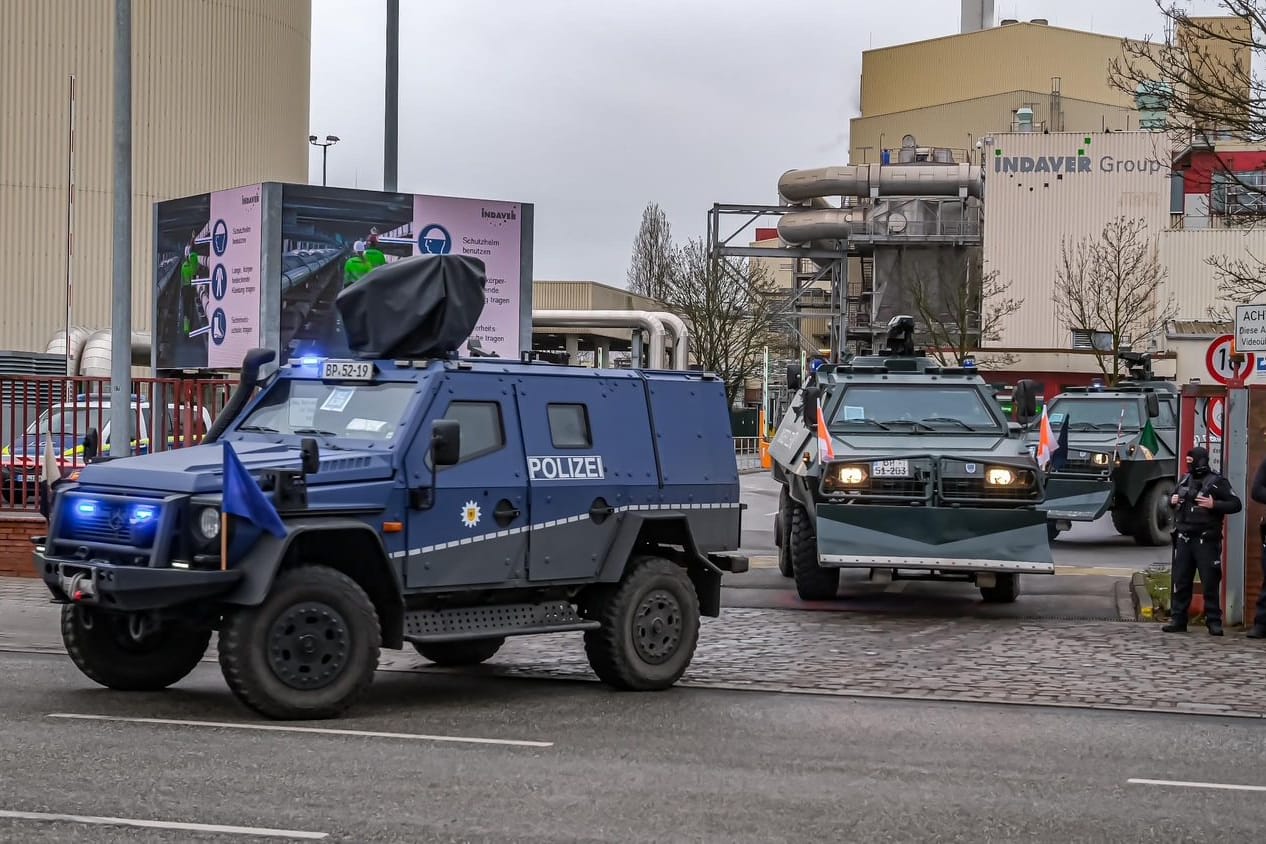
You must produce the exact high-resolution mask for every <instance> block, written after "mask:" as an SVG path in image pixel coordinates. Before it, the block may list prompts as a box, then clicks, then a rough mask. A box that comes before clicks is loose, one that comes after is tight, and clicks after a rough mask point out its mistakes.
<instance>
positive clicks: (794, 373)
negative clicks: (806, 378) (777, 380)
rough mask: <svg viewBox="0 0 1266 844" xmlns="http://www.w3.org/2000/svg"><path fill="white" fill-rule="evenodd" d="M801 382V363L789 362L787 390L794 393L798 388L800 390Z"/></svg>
mask: <svg viewBox="0 0 1266 844" xmlns="http://www.w3.org/2000/svg"><path fill="white" fill-rule="evenodd" d="M801 383H803V382H802V381H801V378H800V364H798V363H789V364H787V392H788V393H794V392H795V391H796V390H799V389H800V385H801Z"/></svg>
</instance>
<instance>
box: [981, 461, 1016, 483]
mask: <svg viewBox="0 0 1266 844" xmlns="http://www.w3.org/2000/svg"><path fill="white" fill-rule="evenodd" d="M985 482H986V483H988V484H989V485H991V486H1011V484H1013V483H1015V472H1012V471H1011V470H1010V469H1004V468H1002V467H1001V466H991V467H990V468H989V469H988V470H987V471H986V472H985Z"/></svg>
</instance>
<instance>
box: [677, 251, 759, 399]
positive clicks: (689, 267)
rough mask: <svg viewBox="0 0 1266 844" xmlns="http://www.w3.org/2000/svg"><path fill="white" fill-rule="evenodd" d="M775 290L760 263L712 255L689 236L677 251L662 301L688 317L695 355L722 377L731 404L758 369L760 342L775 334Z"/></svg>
mask: <svg viewBox="0 0 1266 844" xmlns="http://www.w3.org/2000/svg"><path fill="white" fill-rule="evenodd" d="M777 296H778V291H777V289H776V287H775V285H774V281H773V277H772V275H771V274H770V273H769V271H768V270H767V269H766V268H765V267H764V266H762V265H761V264H759V263H755V262H752V261H747V260H743V259H738V258H722V257H716V258H714V257H713V256H711V255H710V254H709V252H708V247H707V244H706V243H704V242H703V241H702V240H695V239H693V238H692V239H691V240H689V241H688V242H687V243H686V245H685V246H684V247H682V248H681V249H679V250H678V251H677V253H676V260H675V262H674V270H673V273H672V275H671V279H670V281H669V284H668V288H667V291H666V296H665V298H664V302H665V304H667V305H668V307H669V308H670V309H671V310H673V311H674V312H676V313H677V314H678V315H680V316H681V317H682V318H683V319H684V320H686V322H687V323H689V325H690V349H691V353H692V355H693V356H694V358H695V361H696V362H697V363H698V364H699V365H701V366H702V367H703V368H704V369H706V370H709V371H711V372H715V373H716V374H717V375H719V376H720V377H721V378H722V379H723V380H724V381H725V393H726V396H727V397H728V398H729V400H730V403H731V404H733V403H734V401H735V400H736V398H737V397H738V396H739V394H740V393H741V392H742V390H743V388H744V386H745V384H746V382H747V380H748V379H749V378H753V377H755V376H756V374H757V373H758V372H759V367H760V363H761V359H760V355H761V350H762V348H763V347H764V346H767V345H774V344H775V342H776V341H777V340H778V339H779V338H778V332H779V329H780V328H781V327H782V326H781V325H780V324H779V317H778V315H777Z"/></svg>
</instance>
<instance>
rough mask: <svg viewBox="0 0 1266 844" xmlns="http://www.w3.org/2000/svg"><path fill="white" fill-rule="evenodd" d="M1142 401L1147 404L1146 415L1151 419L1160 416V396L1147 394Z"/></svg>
mask: <svg viewBox="0 0 1266 844" xmlns="http://www.w3.org/2000/svg"><path fill="white" fill-rule="evenodd" d="M1143 401H1144V402H1145V403H1146V404H1147V415H1148V417H1149V418H1151V419H1155V418H1156V417H1157V416H1160V396H1158V395H1156V394H1155V393H1147V394H1146V396H1145V398H1144V399H1143Z"/></svg>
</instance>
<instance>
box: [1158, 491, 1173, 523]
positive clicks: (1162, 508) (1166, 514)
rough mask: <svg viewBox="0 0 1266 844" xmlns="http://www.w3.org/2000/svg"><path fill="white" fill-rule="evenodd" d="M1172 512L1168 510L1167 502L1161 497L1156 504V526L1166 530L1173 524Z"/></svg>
mask: <svg viewBox="0 0 1266 844" xmlns="http://www.w3.org/2000/svg"><path fill="white" fill-rule="evenodd" d="M1172 523H1173V514H1172V513H1170V511H1169V502H1168V501H1166V500H1165V499H1163V498H1162V499H1161V500H1160V501H1159V502H1158V503H1157V505H1156V526H1157V527H1158V528H1160V530H1161V531H1167V530H1169V529H1170V528H1171V527H1172V526H1173V524H1172Z"/></svg>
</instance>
